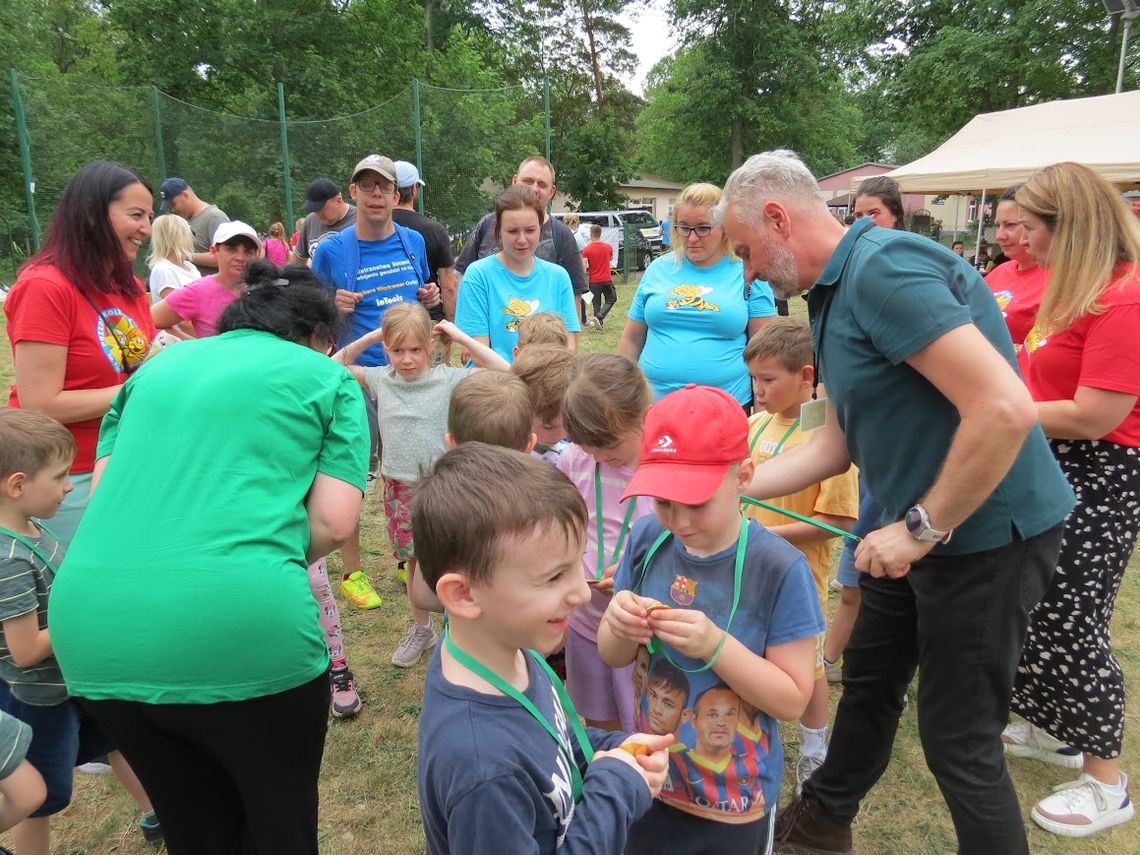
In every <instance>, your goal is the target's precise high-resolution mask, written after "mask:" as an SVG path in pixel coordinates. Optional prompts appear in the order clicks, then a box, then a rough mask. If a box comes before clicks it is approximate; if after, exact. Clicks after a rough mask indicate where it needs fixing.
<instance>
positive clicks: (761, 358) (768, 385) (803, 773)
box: [744, 317, 859, 794]
mask: <svg viewBox="0 0 1140 855" xmlns="http://www.w3.org/2000/svg"><path fill="white" fill-rule="evenodd" d="M744 361H745V362H746V363H747V365H748V373H749V374H751V375H752V391H753V396H754V401H755V404H756V414H755V415H754V416H752V418H751V419H749V421H748V449H749V455H750V456H751V458H752V461H753V462H754V463H755V464H757V465H761V464H763V463H764V461H766V460H769V459H771V458H773V457H775V456H776V455H777V454H780V453H781V452H782V451H785V450H786V449H789V448H793V447H795V446H797V445H799V444H800V443H801V442H806V441H807V438H808V437H807V436H806V435H805V434H804V433H803V432H802V431H801V430H800V406H801V405H802V404H804V403H805V402H807V401H809V400H811V392H812V381H813V379H814V376H815V369H814V367H813V365H812V344H811V331H810V330H809V329H808V325H807V323H806V322H804V321H803V320H801V319H799V318H790V317H782V318H773V319H772V320H770V321H769V322H768V323H767V324H765V325H764V326H763V327H762V328H761V329H760V330H759V332H757V333H756V334H755V335H754V336H752V338H751V340H750V341H749V342H748V346H747V347H746V348H745V350H744ZM770 504H773V505H778V506H780V507H781V508H786V509H788V510H789V511H795V512H796V513H798V514H801V515H803V516H806V517H811V518H812V519H814V520H819V521H820V522H823V523H828V524H829V525H832V526H835V527H837V528H842V529H844V530H846V531H850V530H851V527H852V526H853V525H854V524H855V520H856V518H857V517H858V516H859V482H858V473H857V471H856V470H855V468H854V467H852V468H851V469H849V470H848V471H847V472H846V473H844V474H843V475H836V476H835V477H833V478H828V479H827V480H825V481H822V482H821V483H819V484H813V485H812V486H811V487H808V488H807V489H804V490H800V491H799V492H798V493H794V494H792V495H791V496H783V497H781V498H778V499H772V500H771V502H770ZM746 513H747V514H748V515H749V516H751V517H753V518H755V519H756V520H757V522H759V523H760V524H761V525H763V526H765V527H766V528H767V529H768V530H769V531H772V532H774V533H775V534H778V535H780V536H781V537H783V538H784V539H785V540H786V541H788V542H789V543H791V544H792V545H793V546H795V547H796V548H797V549H799V550H800V551H801V552H803V554H804V557H806V558H807V561H808V566H810V567H811V572H812V576H813V577H814V579H815V587H816V592H817V593H818V594H819V602H820V606H821V607H822V608H823V613H824V614H825V615H826V614H827V579H828V575H829V572H830V566H831V560H830V558H831V556H830V553H831V542H832V540H833V539H834V538H835V535H833V534H830V533H828V532H827V531H825V530H824V529H820V528H816V527H815V526H813V525H810V524H809V523H805V522H799V521H798V520H794V519H791V518H789V517H786V516H783V515H781V514H778V513H776V512H775V511H769V510H765V509H763V508H757V507H752V506H750V507H748V508H747V509H746ZM823 639H824V636H823V635H821V636H820V637H819V639H818V658H817V666H816V675H815V678H816V679H815V689H814V691H813V692H812V697H811V701H810V702H809V703H808V707H807V709H806V710H805V711H804V714H803V716H802V717H801V718H800V756H799V759H798V760H797V761H796V793H797V794H798V793H799V791H800V787H801V786H802V785H803V782H804V781H806V780H807V779H808V778H809V777H810V776H811V773H812V772H813V771H814V770H815V769H816V767H818V766H819V765H821V764H822V763H823V759H824V757H826V756H827V679H826V677H825V676H824V669H823Z"/></svg>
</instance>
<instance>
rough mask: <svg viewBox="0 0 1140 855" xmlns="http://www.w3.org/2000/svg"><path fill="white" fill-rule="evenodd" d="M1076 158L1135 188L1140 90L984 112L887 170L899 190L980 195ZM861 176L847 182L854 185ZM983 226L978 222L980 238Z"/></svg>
mask: <svg viewBox="0 0 1140 855" xmlns="http://www.w3.org/2000/svg"><path fill="white" fill-rule="evenodd" d="M1066 160H1072V161H1076V162H1078V163H1083V164H1085V165H1086V166H1088V167H1090V168H1091V169H1093V170H1095V171H1096V172H1097V173H1099V174H1100V175H1102V176H1104V178H1106V179H1107V180H1109V181H1111V182H1112V183H1114V184H1116V185H1118V186H1120V187H1121V188H1122V189H1140V91H1136V92H1121V93H1118V94H1116V95H1100V96H1097V97H1095V98H1075V99H1073V100H1070V101H1050V102H1048V103H1045V104H1034V105H1033V106H1031V107H1018V108H1016V109H1013V110H1002V111H1001V112H998V113H984V114H982V115H980V116H975V117H974V118H973V119H971V120H970V122H969V123H968V124H967V125H966V126H965V127H964V128H962V130H960V131H958V133H956V134H954V136H952V137H950V139H948V140H946V142H944V143H943V144H942V145H940V146H939V147H938V148H936V149H935V150H934V151H932V152H931V153H930V154H928V155H926V156H925V157H920V158H919V159H918V160H916V161H914V162H912V163H908V164H907V165H906V166H900V167H899V168H898V169H895V170H892V171H891V172H888V173H886V174H887V177H889V178H893V179H894V180H895V181H897V182H898V183H899V187H900V188H902V191H903V192H904V193H929V194H937V195H947V196H951V195H956V194H961V193H975V194H979V195H980V196H981V197H982V204H983V205H984V204H985V199H986V195H987V194H989V195H993V194H994V193H996V192H1001V191H1003V190H1005V189H1006V188H1007V187H1010V186H1011V185H1013V184H1017V183H1019V182H1022V181H1024V180H1025V179H1027V178H1028V177H1029V176H1030V175H1032V174H1033V173H1034V172H1035V171H1036V170H1038V169H1040V168H1041V167H1043V166H1048V165H1049V164H1051V163H1059V162H1061V161H1066ZM863 180H864V178H858V179H855V180H853V181H852V182H851V184H852V189H853V190H854V189H857V188H858V186H859V184H861V183H862V181H863ZM981 236H982V223H981V222H980V221H979V223H978V241H979V243H980V242H981Z"/></svg>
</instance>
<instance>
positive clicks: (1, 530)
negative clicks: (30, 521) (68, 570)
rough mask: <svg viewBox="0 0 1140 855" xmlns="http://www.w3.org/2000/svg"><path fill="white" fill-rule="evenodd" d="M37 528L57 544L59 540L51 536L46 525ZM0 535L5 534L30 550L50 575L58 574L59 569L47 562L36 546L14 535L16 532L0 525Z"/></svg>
mask: <svg viewBox="0 0 1140 855" xmlns="http://www.w3.org/2000/svg"><path fill="white" fill-rule="evenodd" d="M37 527H38V528H39V530H40V531H42V532H46V533H47V534H48V535H49V536H50V537H51V538H52V539H53V540H54V541H55V542H56V543H59V538H58V537H56V536H55V535H54V534H52V533H51V529H49V528H48V527H47V526H46V525H44V524H43V523H38V524H37ZM0 534H6V535H8V537H10V538H12V539H13V540H18V541H19V542H20V543H22V544H24V546H26V547H28V549H30V550H31V551H32V553H33V554H34V555H35V556H36V557H37V558H39V559H40V561H42V562H43V563H44V566H45V567H47V568H48V569H49V570H51V572H52V573H58V572H59V569H58V568H57V567H56V566H55V565H54V564H52V563H51V562H50V561H49V560H48V557H47V556H46V555H44V554H43V553H42V552H41V551H40V548H39V547H38V546H36V544H35V543H33V542H32V541H31V540H29V539H28V538H26V537H24V536H23V535H22V534H16V532H14V531H12V530H11V529H10V528H4V526H2V525H0Z"/></svg>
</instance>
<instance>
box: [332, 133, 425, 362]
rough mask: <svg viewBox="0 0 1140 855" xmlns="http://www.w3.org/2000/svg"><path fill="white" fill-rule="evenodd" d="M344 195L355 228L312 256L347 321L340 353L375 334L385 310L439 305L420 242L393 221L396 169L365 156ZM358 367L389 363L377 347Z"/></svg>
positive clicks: (383, 159) (336, 236) (386, 161)
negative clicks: (417, 304)
mask: <svg viewBox="0 0 1140 855" xmlns="http://www.w3.org/2000/svg"><path fill="white" fill-rule="evenodd" d="M348 192H349V194H350V195H351V196H352V200H353V201H354V202H355V203H356V225H355V226H350V227H348V228H347V229H345V230H344V231H342V232H338V233H337V234H334V235H330V236H329V237H327V238H326V239H325V240H323V241H321V243H320V244H319V245H318V246H317V250H316V252H315V253H314V255H313V272H314V273H315V274H317V276H318V277H320V279H321V281H322V282H324V283H325V284H326V285H327V286H329V287H330V288H333V289H335V291H336V304H337V306H338V307H339V308H340V310H341V312H343V313H344V314H346V315H348V316H349V319H348V329H347V330H346V332H345V335H344V337H343V338H342V340H341V341H340V342H338V345H339V346H340V347H344V345H345V344H347V343H349V342H352V341H356V339H358V338H360V337H361V336H363V335H365V334H367V333H370V332H372V331H373V330H375V329H378V328H379V326H380V321H381V320H382V319H383V317H384V312H386V311H387V309H388V307H389V306H394V305H396V304H397V303H411V302H413V301H415V300H417V299H418V300H419V301H420V302H421V303H423V304H424V305H425V306H427V307H428V308H431V307H432V306H436V305H439V302H440V299H439V288H438V287H437V285H436V283H434V282H428V281H427V279H428V267H427V249H426V247H425V246H424V239H423V237H422V236H421V235H420V233H419V232H417V231H414V230H412V229H406V228H404V227H403V226H399V225H397V224H396V223H395V221H393V219H392V211H394V210H395V208H396V205H397V204H399V198H400V197H399V193H398V192H397V190H396V166H395V164H393V163H392V161H391V160H390V159H389V158H387V157H381V156H380V155H378V154H370V155H368V157H366V158H364V159H363V160H362V161H360V162H359V163H358V164H356V168H355V169H354V170H353V171H352V181H351V183H350V184H349V185H348ZM356 364H358V365H366V366H373V365H387V364H388V357H387V356H386V355H385V353H384V347H383V346H382V345H379V344H376V345H373V346H372V347H369V348H368V349H367V350H365V351H364V352H363V353H361V355H360V357H359V358H358V359H357V361H356Z"/></svg>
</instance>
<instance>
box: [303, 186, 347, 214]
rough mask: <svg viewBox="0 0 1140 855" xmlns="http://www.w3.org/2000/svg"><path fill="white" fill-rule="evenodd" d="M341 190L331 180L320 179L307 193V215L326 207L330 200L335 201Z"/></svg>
mask: <svg viewBox="0 0 1140 855" xmlns="http://www.w3.org/2000/svg"><path fill="white" fill-rule="evenodd" d="M339 194H340V188H339V187H337V186H336V182H335V181H333V180H332V179H330V178H318V179H316V180H315V181H313V182H312V183H311V184H310V185H309V189H308V190H306V191H305V213H306V214H312V213H315V212H317V211H319V210H320V209H321V208H323V207H324V206H325V203H327V202H328V200H329V199H335V198H336V197H337V196H338V195H339Z"/></svg>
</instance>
